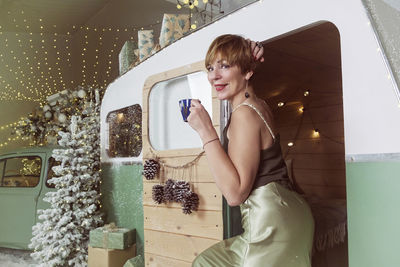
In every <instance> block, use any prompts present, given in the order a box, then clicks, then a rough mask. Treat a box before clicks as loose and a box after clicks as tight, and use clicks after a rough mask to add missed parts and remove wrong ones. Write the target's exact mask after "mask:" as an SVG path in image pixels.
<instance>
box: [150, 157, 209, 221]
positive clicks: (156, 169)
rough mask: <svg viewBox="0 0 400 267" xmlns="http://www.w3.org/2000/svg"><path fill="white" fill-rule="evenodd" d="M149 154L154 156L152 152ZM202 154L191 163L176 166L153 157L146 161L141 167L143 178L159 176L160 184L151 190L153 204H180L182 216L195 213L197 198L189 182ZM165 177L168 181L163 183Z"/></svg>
mask: <svg viewBox="0 0 400 267" xmlns="http://www.w3.org/2000/svg"><path fill="white" fill-rule="evenodd" d="M151 152H152V154H153V155H155V153H154V152H153V151H151ZM203 154H204V151H202V152H201V153H199V154H198V155H197V156H196V157H195V158H194V159H193V160H192V161H190V162H187V163H185V164H182V165H177V166H173V165H169V164H166V163H165V162H163V161H161V160H158V158H157V157H156V156H155V157H154V158H155V159H148V160H146V161H145V164H144V167H143V175H144V176H145V178H146V179H148V180H152V179H154V177H155V176H156V175H157V174H160V175H159V177H160V182H161V184H157V185H154V186H153V189H152V198H153V200H154V202H155V203H157V204H162V203H169V202H177V203H180V204H181V206H182V212H183V213H184V214H191V213H192V212H193V211H197V209H198V207H199V196H198V195H197V194H196V193H195V192H194V191H193V190H192V188H191V180H192V177H193V175H194V168H195V166H196V163H197V161H198V160H199V159H200V157H201V156H202V155H203ZM166 177H168V179H167V180H166V181H165V183H164V179H165V178H166ZM187 177H188V179H187ZM174 178H179V180H174ZM187 180H188V181H187Z"/></svg>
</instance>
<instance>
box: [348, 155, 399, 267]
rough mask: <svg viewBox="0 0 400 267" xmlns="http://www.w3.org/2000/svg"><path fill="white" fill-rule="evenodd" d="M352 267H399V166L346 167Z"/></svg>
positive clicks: (350, 264)
mask: <svg viewBox="0 0 400 267" xmlns="http://www.w3.org/2000/svg"><path fill="white" fill-rule="evenodd" d="M346 179H347V209H348V231H349V266H350V267H377V266H380V267H399V266H400V245H399V244H400V243H399V240H400V163H399V162H364V163H362V162H357V163H347V164H346Z"/></svg>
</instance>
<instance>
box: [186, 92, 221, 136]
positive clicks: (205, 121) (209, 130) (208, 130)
mask: <svg viewBox="0 0 400 267" xmlns="http://www.w3.org/2000/svg"><path fill="white" fill-rule="evenodd" d="M187 121H188V124H189V125H190V127H192V128H193V129H194V130H195V131H196V132H197V133H198V134H199V136H200V138H201V140H202V141H203V143H204V142H206V141H207V140H211V139H213V138H216V137H218V135H217V133H216V131H215V129H214V126H213V124H212V121H211V118H210V115H209V114H208V112H207V110H206V109H205V108H204V106H203V105H202V104H201V103H200V101H199V100H197V99H192V101H191V106H190V115H189V117H188V118H187Z"/></svg>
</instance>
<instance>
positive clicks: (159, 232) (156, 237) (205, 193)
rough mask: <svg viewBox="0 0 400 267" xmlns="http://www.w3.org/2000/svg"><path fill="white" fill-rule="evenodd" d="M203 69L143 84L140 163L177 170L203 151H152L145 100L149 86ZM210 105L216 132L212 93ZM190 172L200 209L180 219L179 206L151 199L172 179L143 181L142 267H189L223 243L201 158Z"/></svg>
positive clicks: (218, 205)
mask: <svg viewBox="0 0 400 267" xmlns="http://www.w3.org/2000/svg"><path fill="white" fill-rule="evenodd" d="M202 70H204V62H203V61H201V62H197V63H195V64H191V65H189V66H184V67H182V68H179V69H175V70H171V71H168V72H165V73H161V74H158V75H154V76H151V77H149V78H148V79H147V80H146V82H145V85H144V89H143V90H144V91H143V120H142V121H143V153H144V154H143V155H144V156H143V161H145V160H147V159H149V158H154V157H155V156H157V157H158V158H159V159H160V160H162V161H163V162H164V163H166V164H168V165H172V166H177V165H183V164H185V163H187V162H190V161H192V160H193V159H194V158H196V156H197V155H199V153H201V152H202V149H201V148H194V149H179V150H166V151H151V145H150V143H149V137H148V98H149V93H150V90H151V88H152V87H153V85H154V84H156V83H158V82H160V81H163V80H168V79H171V78H175V77H178V76H182V75H185V74H189V73H193V72H196V71H202ZM212 106H213V107H212V108H213V118H212V119H213V122H214V127H215V128H216V129H217V133H219V132H220V131H219V129H220V125H219V121H220V106H219V101H218V99H217V98H216V96H215V93H214V92H213V104H212ZM154 153H155V154H156V155H154ZM192 171H193V173H192V175H193V176H192V177H191V184H192V185H193V189H194V192H195V193H197V194H198V195H199V199H200V204H199V210H198V211H197V212H196V211H195V212H193V213H192V214H190V215H186V214H183V212H182V209H181V205H180V204H178V203H169V204H155V203H154V201H153V200H152V187H153V185H155V184H159V183H163V182H165V181H166V180H167V179H168V178H173V177H168V175H164V174H160V175H159V176H158V177H156V178H155V179H154V180H146V179H145V178H144V177H143V209H144V239H145V241H144V251H145V265H146V266H174V267H180V266H185V267H186V266H191V262H192V261H193V259H194V258H195V257H196V255H198V254H199V253H200V252H202V251H203V250H204V249H206V248H208V247H210V246H211V245H213V244H215V243H217V242H218V241H220V240H222V238H223V221H222V195H221V193H220V192H219V190H218V189H217V187H216V185H215V183H214V181H213V178H212V176H211V173H210V171H209V169H208V165H207V159H206V157H205V155H202V156H201V157H200V158H199V160H198V161H197V163H196V165H195V167H194V168H193V169H192ZM161 173H162V172H161ZM174 179H176V178H174Z"/></svg>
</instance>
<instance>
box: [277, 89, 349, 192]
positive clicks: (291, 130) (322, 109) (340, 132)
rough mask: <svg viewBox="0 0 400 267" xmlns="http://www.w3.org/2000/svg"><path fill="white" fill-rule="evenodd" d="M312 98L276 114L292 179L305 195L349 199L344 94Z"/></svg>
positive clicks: (312, 96)
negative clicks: (346, 169)
mask: <svg viewBox="0 0 400 267" xmlns="http://www.w3.org/2000/svg"><path fill="white" fill-rule="evenodd" d="M314 93H315V92H314ZM312 94H313V91H311V93H310V96H309V98H308V99H307V98H305V97H303V98H302V99H299V101H295V103H294V104H293V105H291V106H286V107H284V108H279V109H276V111H275V119H276V122H277V125H278V130H279V132H280V134H281V146H282V150H283V154H284V155H286V157H285V159H292V173H293V178H294V179H295V181H296V182H297V183H298V185H299V186H300V188H301V189H302V190H303V191H304V192H305V193H306V194H308V195H315V196H318V197H320V198H324V199H328V198H346V174H345V151H344V123H343V100H342V92H341V90H337V92H331V93H329V94H319V93H316V94H314V95H312ZM301 107H306V109H305V110H304V111H303V112H302V111H300V108H301ZM314 129H318V130H319V132H320V133H319V134H315V133H314ZM296 135H297V136H296ZM289 142H293V143H294V145H293V146H292V147H289V146H288V143H289Z"/></svg>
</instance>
